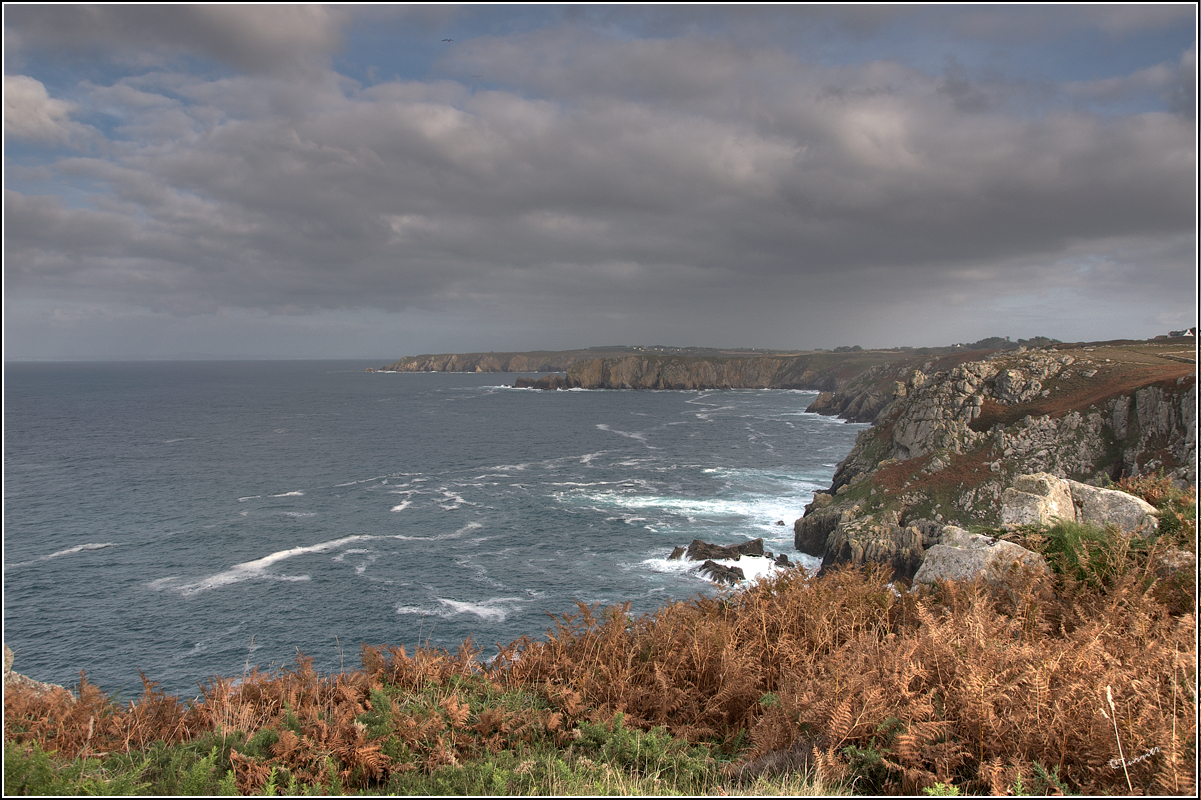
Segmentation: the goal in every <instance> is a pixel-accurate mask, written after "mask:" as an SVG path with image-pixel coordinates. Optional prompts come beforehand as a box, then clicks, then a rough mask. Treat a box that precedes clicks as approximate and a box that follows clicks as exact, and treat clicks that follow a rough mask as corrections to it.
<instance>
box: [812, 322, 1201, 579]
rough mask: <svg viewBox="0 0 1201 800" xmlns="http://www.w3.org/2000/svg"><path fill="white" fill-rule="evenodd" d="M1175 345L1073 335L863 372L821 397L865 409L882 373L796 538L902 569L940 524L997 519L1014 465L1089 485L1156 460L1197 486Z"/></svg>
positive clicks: (1188, 400) (1183, 372) (1185, 376)
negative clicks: (865, 418)
mask: <svg viewBox="0 0 1201 800" xmlns="http://www.w3.org/2000/svg"><path fill="white" fill-rule="evenodd" d="M1180 350H1181V346H1180V345H1179V344H1176V345H1167V344H1156V343H1153V342H1143V343H1109V344H1104V345H1093V346H1084V345H1081V346H1072V347H1060V348H1057V349H1042V350H1034V351H1019V352H1014V351H1003V352H997V353H993V354H991V355H988V356H986V357H984V358H981V359H979V360H974V361H968V360H961V361H960V362H959V363H954V364H951V363H949V362H947V361H945V360H944V361H942V363H938V361H937V360H935V361H930V362H925V363H922V364H916V363H909V364H893V365H886V367H882V368H880V369H878V370H877V371H876V372H875V373H874V374H870V375H869V374H868V372H865V373H863V375H862V376H860V380H858V381H857V382H856V383H855V384H854V385H849V386H848V389H847V390H844V392H843V394H842V398H841V400H838V401H836V400H835V398H837V395H835V396H832V397H831V398H830V400H829V403H830V407H835V406H838V405H840V403H843V404H844V405H843V407H844V412H843V413H848V412H850V409H851V406H852V405H853V404H854V403H855V402H856V401H858V403H859V408H860V409H868V411H869V413H870V411H871V409H872V408H873V407H874V406H876V405H879V399H878V397H877V399H876V400H871V401H869V400H868V399H866V398H869V397H870V396H871V394H872V392H874V393H875V395H877V396H878V395H879V394H880V387H881V386H882V385H883V383H884V382H885V381H886V380H888V381H892V391H891V397H890V398H889V399H888V401H887V402H886V403H884V404H883V405H882V406H880V408H879V410H878V411H876V412H875V415H874V417H873V419H874V422H875V425H874V426H873V427H872V428H871V429H870V430H866V431H864V432H862V433H861V434H860V435H859V438H858V440H857V441H856V443H855V447H854V449H853V450H852V452H851V453H850V455H848V456H847V458H846V459H845V460H844V461H843V462H842V463H841V464H840V465H839V467H838V469H837V471H836V472H835V475H834V481H833V483H832V485H831V487H830V490H829V492H828V493H819V494H818V495H817V496H816V497H815V499H814V502H813V503H811V504H810V506H809V507H807V508H806V511H805V516H804V517H802V518H801V519H800V520H797V523H796V525H795V526H794V531H795V545H796V547H797V549H799V550H801V551H803V552H806V553H809V554H811V555H815V556H821V557H822V558H823V566H828V565H833V564H840V563H863V562H865V561H882V562H886V563H890V564H892V565H893V567H894V570H895V572H896V574H897V575H898V576H900V577H911V576H912V575H913V574H914V572H915V571H916V569H917V566H918V565H920V563H921V560H922V555H923V553H924V551H925V549H926V548H928V547H930V546H931V545H932V544H934V543H936V541H937V536H938V531H939V530H941V528H942V527H943V526H944V525H945V524H947V523H951V522H954V523H958V524H961V525H963V526H965V527H966V526H967V525H970V524H981V523H983V524H993V525H995V524H998V523H999V522H1000V520H999V512H1000V503H1001V498H1002V494H1003V492H1004V490H1005V489H1006V488H1007V487H1010V486H1012V485H1013V483H1014V480H1015V478H1016V476H1019V475H1023V474H1029V473H1036V472H1046V473H1050V474H1052V475H1055V476H1057V477H1061V478H1071V479H1074V480H1076V481H1080V482H1083V483H1088V484H1093V485H1097V484H1100V483H1103V482H1105V481H1107V480H1109V479H1117V478H1119V477H1122V476H1126V475H1139V474H1147V473H1153V472H1158V471H1160V470H1162V471H1164V472H1165V473H1166V474H1169V475H1171V476H1172V477H1174V478H1176V479H1177V480H1178V481H1180V482H1183V483H1195V482H1196V478H1197V475H1196V463H1197V461H1196V459H1197V415H1196V403H1197V394H1196V367H1195V363H1192V362H1191V360H1189V361H1190V363H1186V361H1185V359H1183V358H1182V357H1181V356H1180V354H1179V353H1178V352H1177V351H1180ZM1184 352H1186V353H1187V352H1188V351H1184ZM940 367H949V368H943V369H940ZM906 369H907V374H905V375H901V374H899V372H900V371H902V370H906ZM869 372H870V371H869ZM893 379H897V380H893ZM847 398H852V400H851V402H850V403H846V402H845V401H846V400H847ZM848 415H852V416H853V412H850V413H849V414H848Z"/></svg>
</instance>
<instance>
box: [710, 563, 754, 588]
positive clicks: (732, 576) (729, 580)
mask: <svg viewBox="0 0 1201 800" xmlns="http://www.w3.org/2000/svg"><path fill="white" fill-rule="evenodd" d="M700 573H701V574H702V575H708V576H709V580H711V581H713V582H714V583H720V584H724V585H726V586H731V585H733V584H735V583H741V582H742V581H745V580H746V573H744V572H743V571H742V568H741V567H727V566H725V565H724V564H718V563H717V562H716V561H706V562H705V563H704V564H701V567H700Z"/></svg>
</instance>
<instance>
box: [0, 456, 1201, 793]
mask: <svg viewBox="0 0 1201 800" xmlns="http://www.w3.org/2000/svg"><path fill="white" fill-rule="evenodd" d="M1125 488H1127V489H1128V490H1132V491H1135V492H1137V493H1138V494H1140V495H1141V496H1143V497H1145V498H1147V499H1148V500H1149V501H1151V502H1153V503H1155V504H1156V505H1157V506H1158V507H1159V508H1160V510H1161V514H1162V515H1163V518H1164V520H1165V521H1166V525H1165V526H1164V529H1165V532H1166V535H1161V537H1160V538H1159V539H1158V540H1155V541H1152V542H1149V543H1147V544H1146V546H1139V547H1132V546H1131V544H1130V541H1129V540H1127V539H1125V538H1123V537H1120V536H1115V535H1112V534H1107V533H1106V532H1103V531H1086V532H1084V534H1083V535H1082V534H1081V532H1080V531H1078V530H1077V531H1074V532H1065V531H1063V530H1058V529H1043V530H1035V529H1030V530H1027V531H1025V532H1024V534H1025V536H1026V538H1027V541H1028V543H1030V544H1032V545H1033V546H1035V547H1036V548H1039V549H1041V550H1042V551H1043V552H1044V553H1046V554H1047V555H1048V558H1049V561H1050V563H1051V564H1052V566H1053V567H1054V569H1055V570H1056V572H1055V574H1054V577H1053V578H1052V579H1050V580H1042V581H1039V580H1037V579H1036V578H1035V577H1033V576H1023V577H1015V580H1014V581H1013V582H1012V583H1011V584H1010V585H1009V586H1007V587H1005V588H1000V589H990V588H988V587H987V586H985V585H982V584H941V585H938V586H933V587H921V588H915V589H912V590H909V591H898V590H894V588H893V587H892V586H890V585H889V584H888V583H887V579H886V577H885V574H884V572H883V571H881V570H874V571H873V570H867V571H851V570H835V571H832V572H831V573H830V574H828V575H825V576H823V577H820V578H816V577H808V576H806V575H805V574H804V573H803V572H801V571H799V570H796V571H791V572H788V573H785V574H784V575H782V576H781V577H779V578H777V579H776V580H774V581H770V582H763V583H758V584H756V585H754V586H751V587H750V588H748V589H745V590H743V591H739V592H734V593H730V594H725V595H722V596H719V597H698V598H694V599H693V600H690V601H688V602H679V603H674V604H672V605H669V606H667V607H665V608H663V609H661V610H660V611H658V612H657V613H655V614H653V615H649V616H644V617H641V618H633V617H631V616H630V615H629V614H628V613H627V610H626V609H624V608H608V609H597V608H587V607H584V606H581V607H580V610H579V613H578V614H575V615H571V616H567V617H563V618H559V619H557V620H556V621H555V627H554V629H553V630H551V631H549V632H548V635H547V637H546V638H545V640H542V641H535V640H530V639H522V640H519V641H517V642H514V643H512V644H510V645H508V646H507V647H504V648H502V649H501V652H500V654H499V656H498V657H497V658H496V659H494V660H493V661H492V662H491V663H489V664H483V663H481V662H480V661H479V660H478V651H477V650H476V649H475V648H474V647H473V646H472V645H471V643H470V642H465V643H464V644H463V646H462V647H461V648H460V649H459V650H458V652H457V653H453V654H452V653H449V652H446V651H441V650H430V649H419V650H418V651H416V652H414V653H412V654H409V653H407V652H406V651H405V649H404V648H401V647H369V646H364V647H363V654H362V662H363V666H362V669H360V670H357V671H353V672H347V673H342V674H337V675H332V676H322V675H318V674H316V673H315V672H314V670H313V669H312V666H311V662H310V660H309V659H306V658H303V657H301V658H298V660H297V663H296V665H295V666H294V667H293V668H291V669H286V670H283V671H280V672H275V673H270V674H264V673H261V672H258V671H257V670H251V671H249V672H248V673H247V674H245V675H243V676H241V677H239V678H237V679H227V678H216V679H214V680H212V681H211V682H210V683H209V684H208V685H207V686H206V687H205V688H204V690H203V696H202V697H201V698H199V699H198V700H197V701H194V702H190V703H181V702H180V701H178V700H177V699H176V698H174V697H169V696H166V695H164V694H162V693H161V692H159V691H157V690H156V688H155V686H154V684H153V683H151V682H149V681H147V682H146V689H145V693H144V695H143V696H142V697H141V698H139V699H137V700H135V701H132V702H129V703H127V704H121V703H119V702H118V701H116V700H115V699H113V698H110V697H108V696H106V695H105V694H104V693H103V692H101V691H100V690H99V689H98V688H96V687H94V686H91V685H90V684H88V683H87V682H86V680H82V679H81V682H80V686H79V693H78V699H75V698H73V697H72V696H70V695H69V694H68V693H67V692H66V691H63V690H57V691H54V692H50V693H45V694H39V693H36V692H32V691H24V690H19V689H17V690H10V691H6V692H5V727H4V731H5V779H4V780H5V785H4V790H5V794H19V793H83V792H95V793H100V792H129V793H134V792H144V793H162V794H190V793H220V792H238V793H247V794H249V793H280V792H287V793H300V792H308V793H313V792H315V793H323V794H338V793H351V792H356V793H357V792H389V793H398V794H535V793H550V794H566V793H584V794H605V793H617V794H670V793H684V794H703V793H718V792H721V793H725V792H746V793H764V792H775V793H780V792H784V793H792V792H796V791H798V790H799V789H801V788H802V787H801V786H800V784H799V782H798V777H797V776H798V775H800V776H812V777H813V779H814V780H815V781H816V785H817V788H818V790H819V791H828V790H829V789H830V788H831V787H835V788H837V787H848V788H849V789H850V790H852V791H855V792H859V793H917V792H922V791H925V792H926V793H952V792H963V793H1015V794H1017V793H1027V792H1030V791H1035V792H1038V793H1045V792H1061V791H1067V792H1081V793H1094V794H1127V793H1131V794H1133V793H1143V794H1146V793H1155V794H1181V795H1193V794H1195V789H1196V767H1195V765H1196V718H1197V717H1196V714H1197V662H1196V656H1197V629H1196V617H1195V612H1196V608H1197V605H1196V586H1195V580H1188V579H1187V578H1181V577H1180V576H1177V577H1176V578H1174V579H1168V580H1165V579H1164V578H1162V577H1161V576H1160V575H1159V574H1158V573H1157V571H1156V569H1157V567H1156V565H1157V563H1158V562H1157V560H1156V557H1157V555H1159V554H1160V551H1161V550H1164V549H1165V548H1166V547H1168V546H1169V545H1170V544H1172V543H1181V542H1195V539H1196V523H1195V520H1196V493H1195V490H1193V489H1190V490H1188V491H1187V492H1183V491H1181V490H1179V489H1177V488H1175V487H1173V485H1172V484H1171V482H1170V481H1165V480H1155V479H1147V478H1144V479H1140V480H1139V481H1136V482H1131V483H1128V484H1127V485H1126V487H1125ZM1194 546H1195V545H1194ZM806 785H807V786H808V788H809V790H810V791H813V785H812V784H806Z"/></svg>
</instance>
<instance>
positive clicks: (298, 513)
mask: <svg viewBox="0 0 1201 800" xmlns="http://www.w3.org/2000/svg"><path fill="white" fill-rule="evenodd" d="M283 513H284V516H285V517H315V516H317V512H316V511H285V512H283Z"/></svg>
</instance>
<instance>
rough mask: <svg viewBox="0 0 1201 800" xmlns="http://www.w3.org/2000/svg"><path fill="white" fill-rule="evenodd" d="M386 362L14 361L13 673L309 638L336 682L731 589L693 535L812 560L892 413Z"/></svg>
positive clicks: (8, 439)
mask: <svg viewBox="0 0 1201 800" xmlns="http://www.w3.org/2000/svg"><path fill="white" fill-rule="evenodd" d="M379 363H380V362H374V363H372V362H363V361H258V362H254V361H227V362H218V361H180V362H165V361H163V362H119V363H95V362H87V363H10V364H6V365H5V370H4V641H5V643H6V644H8V645H9V647H11V648H12V650H13V651H14V652H15V654H16V656H15V662H14V669H16V670H17V671H19V672H22V673H24V674H26V675H29V676H30V677H33V678H35V679H38V680H42V681H48V682H52V683H58V684H62V685H64V686H68V687H72V686H76V685H78V683H79V680H80V673H81V671H85V672H86V676H87V680H88V682H90V683H92V684H94V685H97V686H99V687H100V688H101V689H103V690H105V691H107V692H110V693H112V694H114V695H115V696H116V697H117V698H119V699H123V700H131V699H135V698H136V697H137V696H139V695H140V694H141V691H142V679H141V677H140V675H145V677H146V678H147V679H148V680H150V681H153V682H155V683H157V684H158V685H159V687H160V688H161V689H163V690H165V691H167V692H169V693H171V694H174V695H177V696H179V697H181V698H184V699H191V698H193V697H196V696H197V695H199V693H200V691H201V687H203V686H205V685H206V684H207V682H208V681H209V680H210V679H212V678H213V677H214V676H224V677H227V678H237V677H238V676H240V675H243V674H245V673H246V672H247V671H248V670H250V669H253V668H255V667H258V668H259V669H278V668H285V667H289V666H291V665H293V664H294V663H295V659H296V657H297V655H298V654H303V655H305V656H309V657H312V659H313V664H314V666H315V667H316V668H317V669H318V670H319V671H321V672H323V673H333V672H337V671H339V670H350V669H355V668H357V667H358V666H359V665H360V663H361V662H360V652H361V651H360V645H361V644H363V643H367V644H371V645H404V646H405V647H406V648H408V651H409V652H410V653H412V652H413V650H414V648H416V647H418V646H421V647H434V648H445V649H447V650H450V651H454V650H457V649H458V647H459V646H460V644H461V643H462V642H463V641H464V640H465V639H466V638H468V637H470V638H471V640H472V642H473V643H474V645H475V646H476V647H478V648H479V650H480V656H479V657H480V658H481V659H482V660H487V659H488V658H490V657H492V656H493V655H495V653H496V652H497V647H498V645H501V644H507V643H509V642H511V641H513V640H515V639H518V638H519V637H522V636H530V637H532V638H535V639H536V638H539V637H542V636H544V635H545V634H546V632H547V631H548V630H549V629H551V628H552V627H553V626H554V623H555V619H556V618H560V617H561V616H562V615H565V614H573V613H576V612H578V611H579V606H578V604H581V603H582V604H584V605H586V606H596V605H599V606H602V607H607V606H611V605H619V604H624V603H629V604H630V610H629V613H631V614H634V615H642V614H649V613H653V612H654V611H655V610H656V609H658V608H660V607H662V606H663V605H665V604H667V603H669V602H671V601H674V600H687V599H689V598H692V597H694V596H696V595H698V594H715V593H718V592H722V591H731V589H726V588H722V587H718V586H716V585H715V584H713V583H711V582H710V581H709V580H708V579H707V578H705V577H704V576H702V575H700V574H699V573H698V572H697V571H696V566H697V564H696V562H688V561H683V560H674V561H673V560H670V559H669V558H668V556H669V555H670V553H671V551H672V549H673V548H674V547H676V546H686V545H688V544H689V542H691V541H692V540H693V539H703V540H705V541H708V542H713V543H717V544H734V543H739V542H742V541H745V540H747V539H751V538H756V537H762V538H763V539H764V542H765V546H766V548H767V549H768V550H770V551H772V552H774V553H776V554H780V553H783V554H785V555H787V556H788V557H789V558H790V559H791V560H792V561H793V562H795V563H798V564H799V565H800V568H807V569H810V570H812V569H814V568H816V567H817V566H818V564H817V562H816V560H815V559H812V558H810V557H808V556H805V555H802V554H799V553H797V552H796V551H795V550H794V549H793V545H792V538H793V530H792V524H793V521H794V520H795V519H796V518H797V517H799V516H800V515H801V514H802V512H803V508H804V506H805V504H806V503H808V502H809V501H810V500H811V499H812V496H813V492H814V491H815V490H817V489H822V488H825V487H827V486H828V485H829V483H830V479H831V477H832V476H833V473H834V469H835V467H836V465H837V464H838V462H839V461H840V460H841V459H842V458H844V457H845V456H846V455H847V453H848V452H849V451H850V449H851V447H852V445H853V444H854V440H855V436H856V435H857V433H858V432H859V431H860V430H862V429H863V428H864V427H866V426H864V425H860V424H852V423H844V422H842V421H841V420H837V419H834V418H830V417H823V416H819V415H816V414H809V413H806V412H805V408H806V407H807V406H808V405H809V403H810V402H812V400H813V399H814V397H815V394H814V393H812V392H798V391H780V390H732V391H731V390H726V391H552V392H544V391H537V390H530V389H514V388H511V386H510V385H506V384H512V383H513V381H514V379H515V378H516V377H517V375H513V374H447V373H416V374H415V373H385V372H368V371H366V368H367V367H376V366H379ZM781 523H783V524H781ZM737 566H740V567H742V568H743V569H744V571H745V572H746V573H747V576H748V579H750V580H755V579H758V578H760V577H763V576H767V575H770V574H772V573H773V572H774V571H776V570H778V569H781V567H778V566H776V565H775V564H774V563H772V562H770V561H769V560H767V559H755V558H743V559H742V560H741V561H740V562H739V564H738V565H737Z"/></svg>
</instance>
